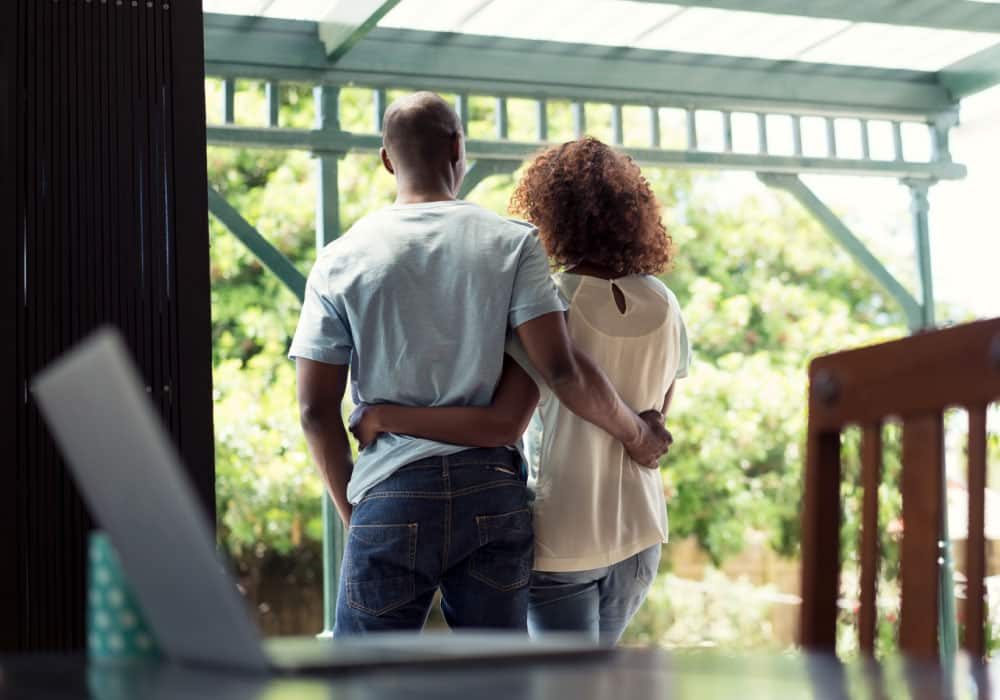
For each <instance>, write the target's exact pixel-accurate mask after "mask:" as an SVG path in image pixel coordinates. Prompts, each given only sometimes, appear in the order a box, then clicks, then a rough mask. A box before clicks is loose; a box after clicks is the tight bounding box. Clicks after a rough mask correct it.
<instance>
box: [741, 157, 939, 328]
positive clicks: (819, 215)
mask: <svg viewBox="0 0 1000 700" xmlns="http://www.w3.org/2000/svg"><path fill="white" fill-rule="evenodd" d="M757 177H758V178H759V179H760V181H761V182H763V183H764V184H765V185H768V186H769V187H775V188H778V189H783V190H785V191H786V192H788V193H789V194H791V195H792V196H793V197H795V198H796V199H797V200H799V203H800V204H802V206H803V207H805V208H806V211H808V212H810V213H811V214H812V215H813V216H815V217H816V219H817V220H818V221H819V222H820V223H821V224H822V225H823V228H825V229H826V230H827V232H828V233H829V234H830V235H831V236H833V238H834V240H836V241H837V242H838V243H840V245H841V246H843V248H844V250H846V251H847V253H848V254H849V255H850V256H851V257H852V258H854V260H855V261H857V263H858V264H859V265H861V266H862V267H863V268H864V269H865V270H867V271H868V272H869V273H870V274H871V275H872V276H873V277H874V278H875V280H876V281H877V282H878V283H879V284H881V285H882V286H883V287H884V288H885V290H886V291H887V292H889V294H890V295H891V296H892V297H893V298H894V299H895V300H896V301H897V302H898V303H899V305H900V306H902V307H903V312H904V313H905V314H906V318H907V323H908V324H909V326H910V328H911V329H914V330H915V329H918V328H921V327H922V324H923V309H922V308H921V306H920V304H919V303H918V302H917V300H916V299H914V298H913V295H912V294H910V292H909V291H907V289H906V287H904V286H903V285H902V284H900V282H899V280H897V279H896V278H895V277H893V276H892V273H890V272H889V271H888V270H887V269H885V266H884V265H882V263H881V262H879V260H878V259H877V258H876V257H875V256H874V255H872V254H871V251H869V250H868V248H867V246H865V244H864V243H863V242H862V241H861V240H860V239H859V238H858V237H857V236H855V235H854V234H853V233H852V232H851V230H850V229H849V228H848V227H847V226H846V225H845V224H844V222H843V221H841V220H840V218H839V217H837V215H836V214H834V213H833V212H832V211H831V210H830V208H829V207H828V206H826V204H824V203H823V201H822V200H821V199H820V198H819V197H817V196H816V195H815V193H813V191H812V190H810V189H809V188H808V187H806V185H805V183H803V182H802V180H800V179H799V178H798V177H797V176H795V175H780V174H777V173H766V172H762V173H758V174H757Z"/></svg>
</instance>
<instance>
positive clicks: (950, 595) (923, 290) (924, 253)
mask: <svg viewBox="0 0 1000 700" xmlns="http://www.w3.org/2000/svg"><path fill="white" fill-rule="evenodd" d="M945 150H947V145H945ZM903 184H904V185H906V186H907V187H908V188H909V190H910V202H911V205H910V213H911V214H912V216H913V238H914V247H915V248H916V251H917V267H918V269H919V271H920V295H921V301H922V304H921V311H922V315H921V324H920V330H930V329H932V328H934V325H935V313H934V280H933V275H932V272H933V270H932V269H931V243H930V223H929V220H928V213H929V212H930V203H929V201H928V199H927V193H928V191H929V190H930V186H931V185H932V184H933V182H929V181H927V180H903ZM941 465H942V468H944V459H943V455H942V460H941ZM944 483H947V478H945V480H944ZM940 547H941V570H940V575H939V587H938V629H939V630H940V632H939V637H938V646H939V648H940V652H941V658H942V659H943V660H949V659H952V658H954V656H955V653H956V652H957V651H958V625H957V622H956V619H957V618H956V615H955V562H954V558H953V557H952V555H951V537H950V535H949V533H948V495H947V489H945V490H944V491H942V493H941V540H940Z"/></svg>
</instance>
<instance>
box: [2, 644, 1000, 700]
mask: <svg viewBox="0 0 1000 700" xmlns="http://www.w3.org/2000/svg"><path fill="white" fill-rule="evenodd" d="M998 681H1000V676H997V671H996V670H994V667H993V666H986V665H982V664H977V663H972V662H970V661H969V659H968V658H967V657H964V656H960V657H959V658H958V659H956V661H955V662H954V664H952V665H951V667H950V668H942V667H941V666H940V665H938V664H929V663H918V662H910V661H907V660H905V659H892V660H890V661H888V662H886V663H883V664H875V663H873V662H867V663H866V662H862V661H857V662H851V663H848V664H841V663H840V662H838V661H837V660H836V659H835V658H833V657H832V656H822V655H805V654H788V655H773V656H767V655H742V656H741V655H730V654H723V653H718V652H676V651H675V652H665V651H659V650H652V649H626V650H621V651H619V652H617V653H616V654H615V655H614V656H613V657H612V658H610V659H608V660H602V661H599V662H596V661H593V660H590V661H586V662H584V661H579V662H561V663H556V664H553V663H551V662H549V663H530V664H505V665H504V666H503V667H502V668H497V667H496V666H495V665H480V666H471V667H469V668H463V669H458V670H456V669H449V670H442V669H437V670H435V669H432V668H428V669H413V670H409V669H406V670H400V669H397V670H392V671H388V670H381V671H368V672H353V673H343V672H341V673H338V674H336V675H328V676H298V677H265V678H258V677H254V676H245V675H234V674H227V673H219V672H215V671H206V670H199V669H192V668H185V667H179V666H174V665H170V664H163V665H158V666H146V667H135V666H133V667H125V668H119V669H114V668H108V667H95V666H88V664H87V663H86V659H85V658H84V657H83V656H82V655H61V656H60V655H30V654H25V655H12V656H0V698H3V699H4V700H6V699H7V698H18V699H20V698H30V699H32V700H34V699H38V700H46V699H49V698H53V699H54V698H59V699H60V700H63V699H65V700H77V699H83V698H88V699H91V700H131V699H132V698H141V699H142V700H166V699H167V698H170V699H171V700H173V699H175V698H185V699H190V700H200V699H205V700H237V699H239V700H244V699H246V698H249V699H253V700H339V699H341V698H345V699H349V700H374V699H376V698H378V699H379V700H397V699H398V700H417V699H419V698H433V699H434V700H534V699H542V698H546V699H547V698H554V699H556V700H627V699H630V698H698V699H699V700H710V699H711V698H738V699H739V700H751V699H753V698H768V699H769V700H770V699H781V700H785V699H790V698H872V699H875V698H898V697H901V698H919V699H921V700H922V699H923V698H928V699H930V698H940V697H955V698H988V697H992V696H993V693H992V692H991V690H992V689H993V688H997V687H1000V685H998ZM998 697H1000V695H998Z"/></svg>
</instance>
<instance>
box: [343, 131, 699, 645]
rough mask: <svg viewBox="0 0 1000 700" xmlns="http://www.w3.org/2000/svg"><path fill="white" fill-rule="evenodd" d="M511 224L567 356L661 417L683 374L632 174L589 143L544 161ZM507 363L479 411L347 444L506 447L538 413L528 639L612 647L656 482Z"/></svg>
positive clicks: (366, 429) (535, 166) (359, 419)
mask: <svg viewBox="0 0 1000 700" xmlns="http://www.w3.org/2000/svg"><path fill="white" fill-rule="evenodd" d="M511 210H512V212H513V213H514V214H515V215H519V216H522V217H524V218H525V219H527V220H528V221H530V222H531V223H533V224H534V225H535V226H537V227H538V231H539V236H540V237H541V241H542V243H543V245H544V246H545V248H546V250H547V252H548V254H549V256H550V257H551V258H552V260H553V262H554V263H555V265H557V266H559V267H562V268H563V269H564V271H563V272H561V273H558V274H556V275H555V276H554V279H555V282H556V286H557V287H558V288H559V290H560V292H561V293H562V294H563V296H564V297H565V298H566V300H567V302H568V304H569V311H568V312H567V325H568V328H569V331H570V334H571V335H572V337H573V340H574V342H575V343H576V346H577V347H578V348H580V349H582V350H584V351H585V352H587V353H588V354H589V355H590V356H591V357H592V358H593V359H594V360H595V361H596V362H597V364H598V365H599V366H600V367H601V369H603V370H604V372H605V374H607V376H608V378H609V379H610V380H611V382H612V383H613V384H614V386H615V388H616V389H617V390H618V392H619V394H620V395H621V396H622V398H623V399H624V400H625V401H626V403H628V404H629V405H630V406H632V408H633V409H635V410H643V409H649V408H650V407H656V408H657V409H658V410H660V411H661V412H662V414H663V415H664V416H665V415H666V413H667V410H668V409H669V407H670V402H671V399H672V397H673V393H674V382H675V380H676V379H677V378H679V377H683V376H685V375H686V373H687V364H688V355H689V348H688V341H687V334H686V331H685V328H684V322H683V319H682V318H681V313H680V308H679V306H678V304H677V299H676V297H674V295H673V293H672V292H670V290H669V289H667V288H666V286H664V284H663V283H662V282H660V281H659V280H658V279H656V278H655V277H653V275H655V274H658V273H661V272H663V271H664V270H665V269H666V268H667V266H668V264H669V263H670V261H671V239H670V237H669V235H668V234H667V232H666V229H665V228H664V226H663V224H662V222H661V221H660V215H659V204H658V202H657V200H656V197H655V196H654V195H653V192H652V190H651V189H650V187H649V183H648V182H647V181H646V180H645V178H643V176H642V173H641V172H640V170H639V168H638V166H637V165H636V164H635V163H634V162H633V161H632V160H631V159H630V158H628V157H627V156H624V155H622V154H620V153H617V152H616V151H614V150H613V149H611V148H609V147H608V146H606V145H605V144H603V143H601V142H600V141H597V140H596V139H593V138H585V139H581V140H578V141H572V142H570V143H566V144H563V145H562V146H557V147H552V148H550V149H548V150H546V151H544V152H543V153H542V154H541V155H539V156H538V158H536V160H535V161H534V162H533V163H532V164H531V165H530V166H529V167H528V169H527V171H526V172H525V175H524V177H523V178H522V180H521V181H520V183H519V184H518V186H517V188H516V189H515V191H514V194H513V196H512V198H511ZM507 351H508V357H507V358H505V360H506V364H505V366H504V373H503V376H502V377H501V380H500V384H499V385H498V387H497V391H496V394H495V395H494V398H493V404H492V405H491V406H487V407H436V408H411V407H403V406H392V405H378V406H371V407H365V408H364V409H363V410H361V411H359V412H357V414H356V416H354V420H352V424H353V427H352V430H353V431H354V433H355V435H356V436H357V437H358V438H359V440H360V441H361V443H362V445H365V444H367V443H368V442H370V441H371V440H373V439H375V438H376V435H377V434H378V433H380V432H393V433H404V434H410V435H417V436H421V437H427V438H431V439H435V440H441V441H444V442H452V443H456V444H463V445H475V446H483V447H489V446H501V445H511V444H513V443H515V442H516V441H517V439H518V437H520V435H521V433H522V431H523V430H524V428H525V425H526V424H527V422H528V420H529V416H530V414H531V412H532V410H533V409H534V408H535V403H536V401H538V411H537V414H536V415H537V418H538V420H537V421H534V422H533V426H534V425H535V424H536V423H540V435H537V434H536V432H535V431H534V430H529V443H530V442H534V443H535V446H536V447H537V449H536V450H529V452H530V453H537V460H535V461H533V463H532V481H533V487H534V493H535V501H534V529H535V564H534V572H533V573H532V576H531V594H530V603H529V612H528V627H529V630H530V631H531V632H532V633H538V632H546V631H557V630H559V631H566V630H573V631H579V632H585V633H589V634H590V635H591V636H592V637H593V639H594V640H595V641H600V642H601V643H604V644H614V643H616V642H617V641H618V640H619V638H620V637H621V635H622V633H623V632H624V631H625V628H626V627H627V626H628V623H629V621H630V620H631V619H632V617H633V616H634V615H635V613H636V612H637V611H638V609H639V607H640V605H641V604H642V601H643V600H644V599H645V597H646V594H647V592H648V591H649V588H650V586H651V585H652V582H653V579H654V577H655V576H656V571H657V567H658V565H659V561H660V549H661V545H662V543H663V542H666V540H667V513H666V505H665V502H664V497H663V485H662V482H661V480H660V473H659V471H658V470H655V469H648V468H646V467H643V466H640V465H638V464H636V463H635V462H633V461H632V460H631V459H629V457H628V455H627V454H626V452H625V449H624V448H623V446H622V445H621V444H620V443H618V442H617V441H615V440H614V439H613V438H612V437H611V436H610V435H608V434H607V433H604V432H603V431H601V430H600V429H599V428H597V427H595V426H593V425H591V424H589V423H587V422H585V421H584V420H582V419H581V418H579V417H577V416H576V415H574V414H573V413H571V412H570V411H569V410H567V409H566V408H565V407H564V406H562V405H561V404H560V403H559V401H558V400H557V399H556V398H555V396H554V395H553V394H552V392H551V391H550V390H549V389H548V388H547V387H545V386H539V389H538V390H536V388H535V382H534V381H533V379H532V378H531V377H533V376H534V375H533V374H532V373H533V369H532V367H531V364H530V362H529V361H528V360H527V358H526V357H525V355H524V353H523V351H522V350H521V348H520V347H519V346H518V344H517V343H516V342H511V343H510V344H509V345H508V349H507ZM512 358H513V359H512ZM539 383H540V380H539ZM539 392H540V401H539V400H538V397H539ZM533 437H534V438H536V440H534V441H533V440H532V438H533Z"/></svg>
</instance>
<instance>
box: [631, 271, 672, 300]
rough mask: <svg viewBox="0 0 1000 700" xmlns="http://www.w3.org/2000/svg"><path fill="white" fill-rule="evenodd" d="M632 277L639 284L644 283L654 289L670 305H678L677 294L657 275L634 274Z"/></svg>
mask: <svg viewBox="0 0 1000 700" xmlns="http://www.w3.org/2000/svg"><path fill="white" fill-rule="evenodd" d="M634 279H635V280H637V281H638V282H639V283H640V284H644V285H645V286H647V287H649V288H650V289H653V290H655V291H656V292H657V293H658V294H659V295H660V296H661V297H663V299H664V301H666V302H667V303H668V304H670V306H674V307H676V306H679V304H678V303H677V295H676V294H674V292H673V290H672V289H670V287H668V286H667V285H666V283H665V282H664V281H663V280H661V279H660V278H659V277H656V276H654V275H635V277H634Z"/></svg>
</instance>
